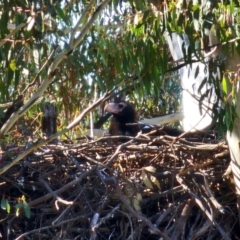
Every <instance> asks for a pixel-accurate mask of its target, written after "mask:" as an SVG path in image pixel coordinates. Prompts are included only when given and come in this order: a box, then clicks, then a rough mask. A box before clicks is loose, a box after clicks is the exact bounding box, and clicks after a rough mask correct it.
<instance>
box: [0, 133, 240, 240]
mask: <svg viewBox="0 0 240 240" xmlns="http://www.w3.org/2000/svg"><path fill="white" fill-rule="evenodd" d="M25 150H26V146H11V147H10V146H8V147H6V148H5V149H4V152H3V153H2V155H1V164H2V166H4V165H7V164H8V163H9V162H10V161H12V159H14V157H13V156H18V155H19V154H21V153H22V152H24V151H25ZM10 153H11V154H10ZM229 163H230V157H229V152H228V146H227V145H226V143H225V142H224V141H220V140H216V139H214V138H208V137H204V136H198V135H197V134H196V135H193V136H190V137H189V136H188V137H185V136H182V137H181V138H176V137H171V136H168V135H164V136H158V137H154V136H147V135H140V136H138V137H136V138H132V137H121V138H119V137H103V138H101V139H98V140H94V141H89V140H88V139H87V138H86V139H81V140H79V141H78V142H77V143H71V144H70V143H66V142H61V141H58V142H56V143H51V144H47V145H45V146H44V147H41V148H38V149H37V150H35V151H34V152H32V153H30V154H29V155H28V156H27V157H25V158H24V159H23V160H21V161H20V162H18V163H17V164H15V165H14V166H13V167H11V168H10V169H9V170H8V171H7V172H5V173H4V174H2V175H1V176H0V178H1V195H2V202H1V205H2V208H1V210H0V213H1V225H0V237H1V238H2V239H10V240H12V239H64V240H67V239H69V240H76V239H82V240H83V239H91V240H93V239H114V240H115V239H123V240H125V239H133V240H135V239H136V240H137V239H149V240H151V239H173V240H176V239H189V240H190V239H191V240H193V239H204V240H205V239H239V238H238V237H237V236H239V232H238V231H239V229H238V216H237V206H236V196H235V193H234V183H233V180H232V176H231V173H229V172H228V171H227V169H228V166H229ZM21 201H22V202H25V204H22V205H18V211H17V212H18V214H17V215H18V216H16V209H17V208H16V204H19V203H21ZM6 202H7V203H8V204H9V206H10V209H8V211H7V209H6ZM19 206H20V207H19ZM28 208H29V209H30V216H29V215H28V214H29V213H28V214H27V211H28V210H29V209H28ZM8 212H9V213H8Z"/></svg>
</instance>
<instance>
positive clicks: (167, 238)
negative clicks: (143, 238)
mask: <svg viewBox="0 0 240 240" xmlns="http://www.w3.org/2000/svg"><path fill="white" fill-rule="evenodd" d="M112 179H113V181H114V184H115V187H116V190H117V193H118V195H119V198H120V199H121V201H122V202H123V203H124V206H125V207H126V208H127V209H128V211H129V212H130V213H131V214H132V215H133V216H134V217H135V218H136V219H138V220H141V221H143V222H144V223H145V224H146V225H147V226H148V227H149V228H150V231H151V233H152V234H156V235H158V236H161V237H163V238H164V239H166V240H170V238H169V236H168V235H167V234H165V233H164V232H162V231H161V230H159V229H158V228H157V227H156V226H155V225H153V224H152V222H151V221H150V220H149V219H148V218H146V217H145V216H143V215H141V214H139V213H137V212H136V211H134V210H133V209H132V207H131V206H130V205H129V202H128V200H127V198H126V196H125V195H124V194H123V192H122V190H121V189H120V187H119V184H118V181H117V179H116V178H115V177H112Z"/></svg>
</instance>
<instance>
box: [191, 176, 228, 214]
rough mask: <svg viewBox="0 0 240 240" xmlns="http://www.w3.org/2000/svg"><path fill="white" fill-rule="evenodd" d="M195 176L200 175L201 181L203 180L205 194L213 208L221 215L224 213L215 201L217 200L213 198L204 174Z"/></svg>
mask: <svg viewBox="0 0 240 240" xmlns="http://www.w3.org/2000/svg"><path fill="white" fill-rule="evenodd" d="M195 174H196V175H198V174H199V175H201V176H203V179H204V185H205V189H206V193H207V196H208V199H209V200H210V201H211V203H212V204H213V206H214V207H215V208H216V209H218V211H219V212H221V213H224V212H225V211H224V208H223V206H222V205H221V204H220V203H219V202H218V201H217V199H216V198H215V197H214V196H213V194H212V192H211V190H210V189H209V183H208V180H207V178H206V176H205V175H206V174H204V173H201V172H195Z"/></svg>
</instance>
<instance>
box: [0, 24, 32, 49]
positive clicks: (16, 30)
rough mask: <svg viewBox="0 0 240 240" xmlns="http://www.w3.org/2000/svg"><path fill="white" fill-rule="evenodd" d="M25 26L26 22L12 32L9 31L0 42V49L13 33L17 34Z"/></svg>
mask: <svg viewBox="0 0 240 240" xmlns="http://www.w3.org/2000/svg"><path fill="white" fill-rule="evenodd" d="M27 24H28V21H26V22H25V23H21V24H19V25H18V26H17V27H16V28H15V29H14V30H13V31H11V32H10V33H9V34H8V35H7V36H6V37H5V38H4V39H2V40H1V41H0V47H1V46H3V45H4V44H5V43H6V42H7V41H8V40H9V39H10V38H11V37H12V36H13V35H14V34H15V33H17V32H18V31H19V30H20V29H22V28H24V27H25V26H26V25H27Z"/></svg>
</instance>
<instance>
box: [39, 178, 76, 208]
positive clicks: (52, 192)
mask: <svg viewBox="0 0 240 240" xmlns="http://www.w3.org/2000/svg"><path fill="white" fill-rule="evenodd" d="M39 182H40V183H42V185H43V186H44V187H45V188H46V189H47V190H48V191H49V192H50V193H51V194H52V196H54V198H55V199H56V200H57V201H59V202H61V203H63V204H65V205H72V204H73V202H72V201H71V202H69V201H66V200H63V199H62V198H60V197H59V196H58V195H57V194H56V193H55V192H54V191H53V190H52V189H51V188H50V186H49V185H48V183H47V182H46V181H44V180H43V179H42V178H39ZM57 210H59V208H58V207H57Z"/></svg>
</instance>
